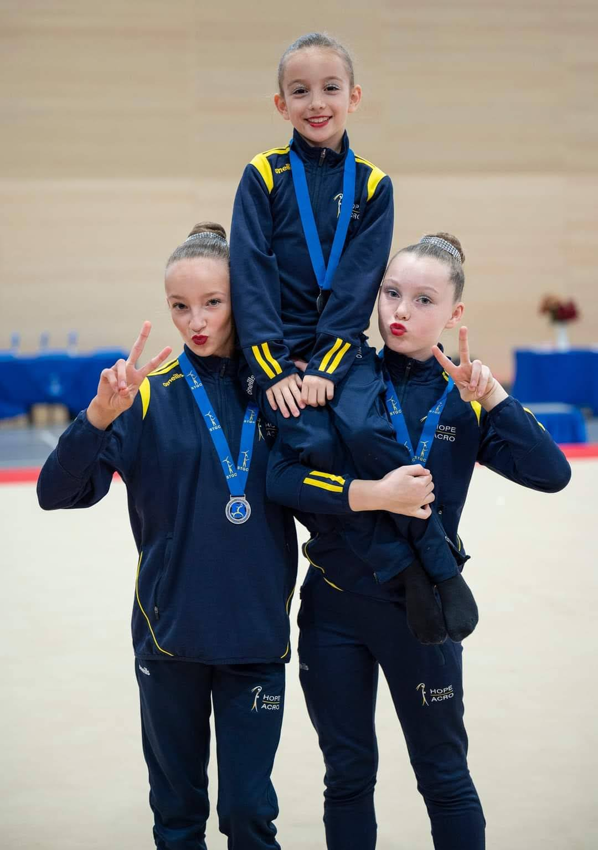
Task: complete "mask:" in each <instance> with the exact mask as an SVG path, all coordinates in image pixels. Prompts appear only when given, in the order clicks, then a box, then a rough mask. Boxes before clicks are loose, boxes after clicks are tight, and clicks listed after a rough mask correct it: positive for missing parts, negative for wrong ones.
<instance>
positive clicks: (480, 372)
mask: <svg viewBox="0 0 598 850" xmlns="http://www.w3.org/2000/svg"><path fill="white" fill-rule="evenodd" d="M432 354H433V355H434V357H435V358H436V360H438V362H439V363H440V365H441V366H442V368H443V369H444V370H445V372H446V373H447V374H448V375H450V376H451V378H452V379H453V380H454V382H455V386H456V387H457V389H458V390H459V393H460V395H461V398H462V399H463V401H467V402H469V401H479V402H480V404H481V405H482V407H484V408H486V403H487V402H489V400H490V396H491V395H492V394H493V393H494V392H495V391H496V390H498V388H500V389H501V390H502V387H501V386H500V384H499V383H498V381H497V380H496V379H495V378H494V377H493V376H492V372H491V371H490V369H489V368H488V366H484V365H483V364H482V361H481V360H474V361H473V363H472V362H471V361H470V359H469V343H468V341H467V328H461V329H460V331H459V359H460V364H459V366H455V364H454V363H453V362H452V361H451V360H449V359H448V357H446V356H445V355H444V354H443V353H442V351H441V350H440V349H439V348H438V346H437V345H433V346H432ZM502 392H503V393H504V396H505V397H506V392H505V391H504V390H502ZM501 400H502V399H501ZM497 403H498V402H495V404H497ZM492 406H494V404H493V405H492Z"/></svg>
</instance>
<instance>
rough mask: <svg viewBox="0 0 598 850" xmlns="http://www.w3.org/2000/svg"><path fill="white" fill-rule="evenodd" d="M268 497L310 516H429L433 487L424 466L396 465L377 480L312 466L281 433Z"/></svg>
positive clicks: (273, 452) (269, 477) (269, 476)
mask: <svg viewBox="0 0 598 850" xmlns="http://www.w3.org/2000/svg"><path fill="white" fill-rule="evenodd" d="M266 486H267V492H268V497H269V498H270V499H271V500H272V501H274V502H279V503H280V504H283V505H286V506H287V507H289V508H291V509H292V510H294V511H298V512H301V513H312V514H333V515H334V514H336V515H343V514H345V515H346V514H352V513H357V512H361V511H390V512H391V513H398V514H403V515H405V516H412V517H418V518H420V519H427V518H428V517H429V516H430V513H431V508H430V504H431V503H432V502H433V501H434V493H433V491H434V485H433V482H432V476H431V475H430V473H429V471H428V470H426V469H424V468H423V467H422V466H420V465H419V464H418V465H415V466H405V467H399V468H398V469H393V470H392V471H391V472H389V473H387V474H386V475H385V476H384V477H383V478H380V479H376V480H366V479H358V478H354V477H353V476H351V475H349V474H347V473H344V474H335V473H331V472H323V471H320V470H315V469H312V468H311V467H309V466H305V465H303V464H301V463H300V461H299V460H298V458H297V455H296V453H295V452H294V451H293V449H291V448H290V447H289V446H288V445H287V444H286V443H284V442H283V441H282V439H281V438H280V437H279V438H278V439H277V440H276V442H275V444H274V446H273V448H272V450H271V452H270V457H269V460H268V473H267V485H266Z"/></svg>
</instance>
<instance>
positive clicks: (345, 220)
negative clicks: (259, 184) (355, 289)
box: [289, 139, 355, 290]
mask: <svg viewBox="0 0 598 850" xmlns="http://www.w3.org/2000/svg"><path fill="white" fill-rule="evenodd" d="M290 146H291V148H290V151H289V158H290V161H291V175H292V177H293V185H294V187H295V195H296V196H297V205H298V207H299V215H300V217H301V224H302V225H303V232H304V234H305V241H306V242H307V250H308V251H309V256H310V259H311V264H312V266H313V270H314V274H315V276H316V280H317V281H318V285H319V287H320V289H321V290H330V289H332V279H333V277H334V273H335V271H336V269H337V267H338V264H339V262H340V259H341V254H342V253H343V248H344V245H345V239H346V238H347V231H348V230H349V224H350V222H351V215H352V213H353V204H354V202H355V154H354V153H353V151H352V150H351V149H350V148H349V150H348V151H347V156H346V158H345V167H344V172H343V197H342V200H341V209H340V214H339V217H338V221H337V223H336V232H335V234H334V241H333V243H332V248H331V250H330V256H329V257H328V266H327V265H326V263H325V262H324V254H323V253H322V243H321V242H320V237H319V235H318V228H317V227H316V220H315V218H314V211H313V209H312V205H311V201H310V198H309V190H308V188H307V180H306V177H305V166H304V165H303V161H302V160H301V157H299V156H298V155H297V154H296V153H295V151H294V150H293V140H292V139H291V141H290Z"/></svg>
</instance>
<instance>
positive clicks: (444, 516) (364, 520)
mask: <svg viewBox="0 0 598 850" xmlns="http://www.w3.org/2000/svg"><path fill="white" fill-rule="evenodd" d="M369 351H370V352H371V351H372V349H370V350H369ZM384 366H385V367H386V369H387V370H388V374H389V375H390V378H391V381H392V383H393V386H394V387H395V390H396V393H397V395H398V398H399V401H400V403H401V406H402V408H403V412H404V414H405V420H406V424H407V429H408V431H409V436H410V438H411V441H412V445H414V446H417V444H418V442H419V438H420V436H421V432H422V429H423V421H424V419H425V417H426V415H427V413H428V411H429V410H430V408H431V407H432V405H433V404H434V403H435V402H436V401H438V399H439V398H440V396H441V395H442V393H443V392H444V389H445V387H446V378H445V376H444V372H443V370H442V367H441V366H440V365H439V364H438V362H437V360H436V359H435V358H434V357H431V358H430V359H429V360H426V361H425V362H421V361H417V360H413V359H410V358H407V357H404V356H403V355H401V354H397V353H396V352H394V351H391V350H390V349H388V348H385V349H384ZM360 369H361V370H362V375H363V377H362V378H361V380H360V384H361V388H362V390H363V393H362V394H361V395H360V398H361V400H362V402H363V403H364V404H365V401H366V400H367V402H372V406H371V407H370V410H369V414H370V415H369V417H368V419H367V420H366V421H367V422H369V424H370V427H371V428H372V430H374V429H375V428H378V427H382V425H383V426H384V427H388V420H389V417H388V413H387V408H386V403H385V389H386V388H385V384H384V381H383V366H382V362H381V361H380V359H379V358H378V357H375V356H370V355H368V356H364V358H363V361H362V365H360ZM368 386H369V387H371V388H372V389H371V396H370V397H369V398H367V399H365V398H364V393H365V390H366V388H367V387H368ZM355 401H356V403H357V399H356V400H355ZM393 434H394V431H393ZM362 436H363V435H362ZM395 442H396V438H395ZM370 445H371V447H372V451H374V450H375V446H376V441H374V440H372V442H371V444H370ZM296 459H297V458H296V453H295V452H294V450H293V449H292V448H291V447H289V446H288V444H285V443H284V442H283V441H282V440H281V439H280V438H279V440H277V442H276V445H275V448H274V451H273V452H272V454H271V458H270V470H269V480H268V492H269V494H270V496H271V498H274V499H276V500H277V501H280V502H281V503H282V504H285V505H288V506H289V507H291V508H293V509H295V510H300V511H309V510H310V509H309V507H308V502H309V501H310V500H311V491H312V489H314V485H313V483H312V481H313V478H314V476H313V475H309V476H306V477H305V478H304V479H303V480H301V474H302V469H301V467H299V466H298V465H297V463H296ZM374 461H375V462H378V463H379V464H380V467H381V469H382V467H383V464H384V463H385V459H384V458H382V457H374ZM476 462H477V463H480V464H482V465H484V466H488V467H489V468H490V469H492V470H494V471H495V472H497V473H498V474H499V475H502V476H504V477H505V478H509V479H510V480H511V481H514V482H515V483H517V484H521V485H522V486H524V487H529V488H531V489H533V490H539V491H541V492H545V493H553V492H557V491H558V490H561V489H563V487H565V486H566V485H567V483H568V481H569V478H570V475H571V469H570V466H569V463H568V462H567V460H566V458H565V456H564V455H563V453H562V452H561V450H560V449H559V448H558V446H557V445H556V444H555V442H554V440H553V439H552V437H551V436H550V434H549V433H548V432H547V431H546V430H545V429H544V427H543V426H542V425H540V424H539V423H538V422H537V420H536V419H535V417H534V415H533V414H532V413H531V412H530V411H528V410H526V409H525V408H523V407H522V406H521V404H520V403H519V402H518V401H517V400H516V399H514V398H511V397H509V398H507V399H505V400H504V401H503V402H501V403H500V404H499V405H497V406H496V407H495V408H494V409H493V410H491V411H490V412H489V413H487V412H486V411H484V410H483V409H482V408H481V406H480V405H479V404H478V403H477V402H471V403H469V404H467V403H465V402H463V401H462V400H461V397H460V395H459V391H458V390H457V388H456V387H454V388H453V390H452V392H451V393H450V395H449V396H448V399H447V403H446V406H445V408H444V411H443V414H442V417H441V419H440V422H439V424H438V426H437V428H436V433H435V435H434V446H433V448H432V450H431V452H430V454H429V460H428V464H427V468H428V469H430V471H431V472H432V475H433V477H434V495H435V497H436V498H435V502H434V507H435V509H436V514H437V516H438V517H439V519H440V521H441V522H442V526H443V531H444V533H445V535H446V538H447V545H448V546H449V547H450V548H451V551H452V552H453V553H454V555H455V558H456V559H457V561H458V563H459V564H460V565H461V566H462V565H463V564H464V563H465V561H466V560H467V558H468V555H467V554H466V553H465V547H464V545H463V542H462V540H461V538H460V536H459V534H458V528H459V520H460V517H461V512H462V510H463V506H464V504H465V499H466V497H467V491H468V489H469V483H470V481H471V476H472V475H473V470H474V467H475V464H476ZM395 465H396V464H395ZM330 467H331V470H332V471H333V472H334V473H335V480H334V481H333V482H331V483H333V484H334V485H335V487H336V488H337V491H336V495H337V497H338V499H337V502H336V503H335V507H334V510H333V511H329V513H334V514H336V515H337V516H319V517H314V516H312V517H310V519H309V522H308V525H309V527H310V529H311V528H312V527H315V528H316V529H317V531H316V534H315V536H314V537H313V538H312V540H311V541H310V542H309V544H308V546H307V552H308V554H309V557H310V559H311V560H312V561H314V562H315V564H317V565H318V566H319V567H320V568H321V569H323V570H324V572H325V575H326V577H327V578H328V579H329V581H331V582H334V583H335V584H338V585H339V586H340V587H341V588H343V589H346V590H353V591H356V592H359V593H363V594H365V595H368V596H374V597H376V598H392V596H393V592H392V590H391V586H390V584H389V579H391V578H392V577H393V576H389V575H388V574H387V572H386V571H383V572H382V574H381V570H380V564H383V565H384V564H385V563H386V560H387V557H388V556H387V547H388V546H391V545H392V540H393V539H394V535H395V529H394V526H393V525H392V524H391V522H390V515H388V514H386V513H383V512H377V513H369V512H364V513H351V514H347V503H346V491H347V489H348V487H349V485H350V483H351V481H352V480H353V478H355V477H357V476H356V475H355V468H354V455H353V454H351V453H350V451H349V452H347V450H345V449H343V446H342V444H341V443H340V442H339V441H337V442H336V446H335V452H334V454H333V455H331V457H330ZM391 468H392V467H391ZM290 470H292V474H289V471H290ZM385 471H386V470H385ZM380 477H381V476H380ZM310 479H311V480H312V481H310ZM341 482H344V483H341ZM326 492H327V493H328V492H330V491H326ZM429 521H430V520H421V522H429ZM356 524H357V525H358V526H359V532H358V533H354V527H355V525H356ZM352 530H353V532H352ZM356 543H360V545H356ZM391 584H392V583H391ZM395 585H396V583H395Z"/></svg>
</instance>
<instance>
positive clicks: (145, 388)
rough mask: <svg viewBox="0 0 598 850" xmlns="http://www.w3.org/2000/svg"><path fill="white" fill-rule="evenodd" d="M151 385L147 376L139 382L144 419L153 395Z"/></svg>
mask: <svg viewBox="0 0 598 850" xmlns="http://www.w3.org/2000/svg"><path fill="white" fill-rule="evenodd" d="M151 392H152V389H151V386H150V382H149V381H148V379H147V378H144V379H143V381H142V382H141V383H140V384H139V395H140V396H141V410H142V416H141V418H142V419H145V414H146V413H147V409H148V407H149V403H150V396H151Z"/></svg>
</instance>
